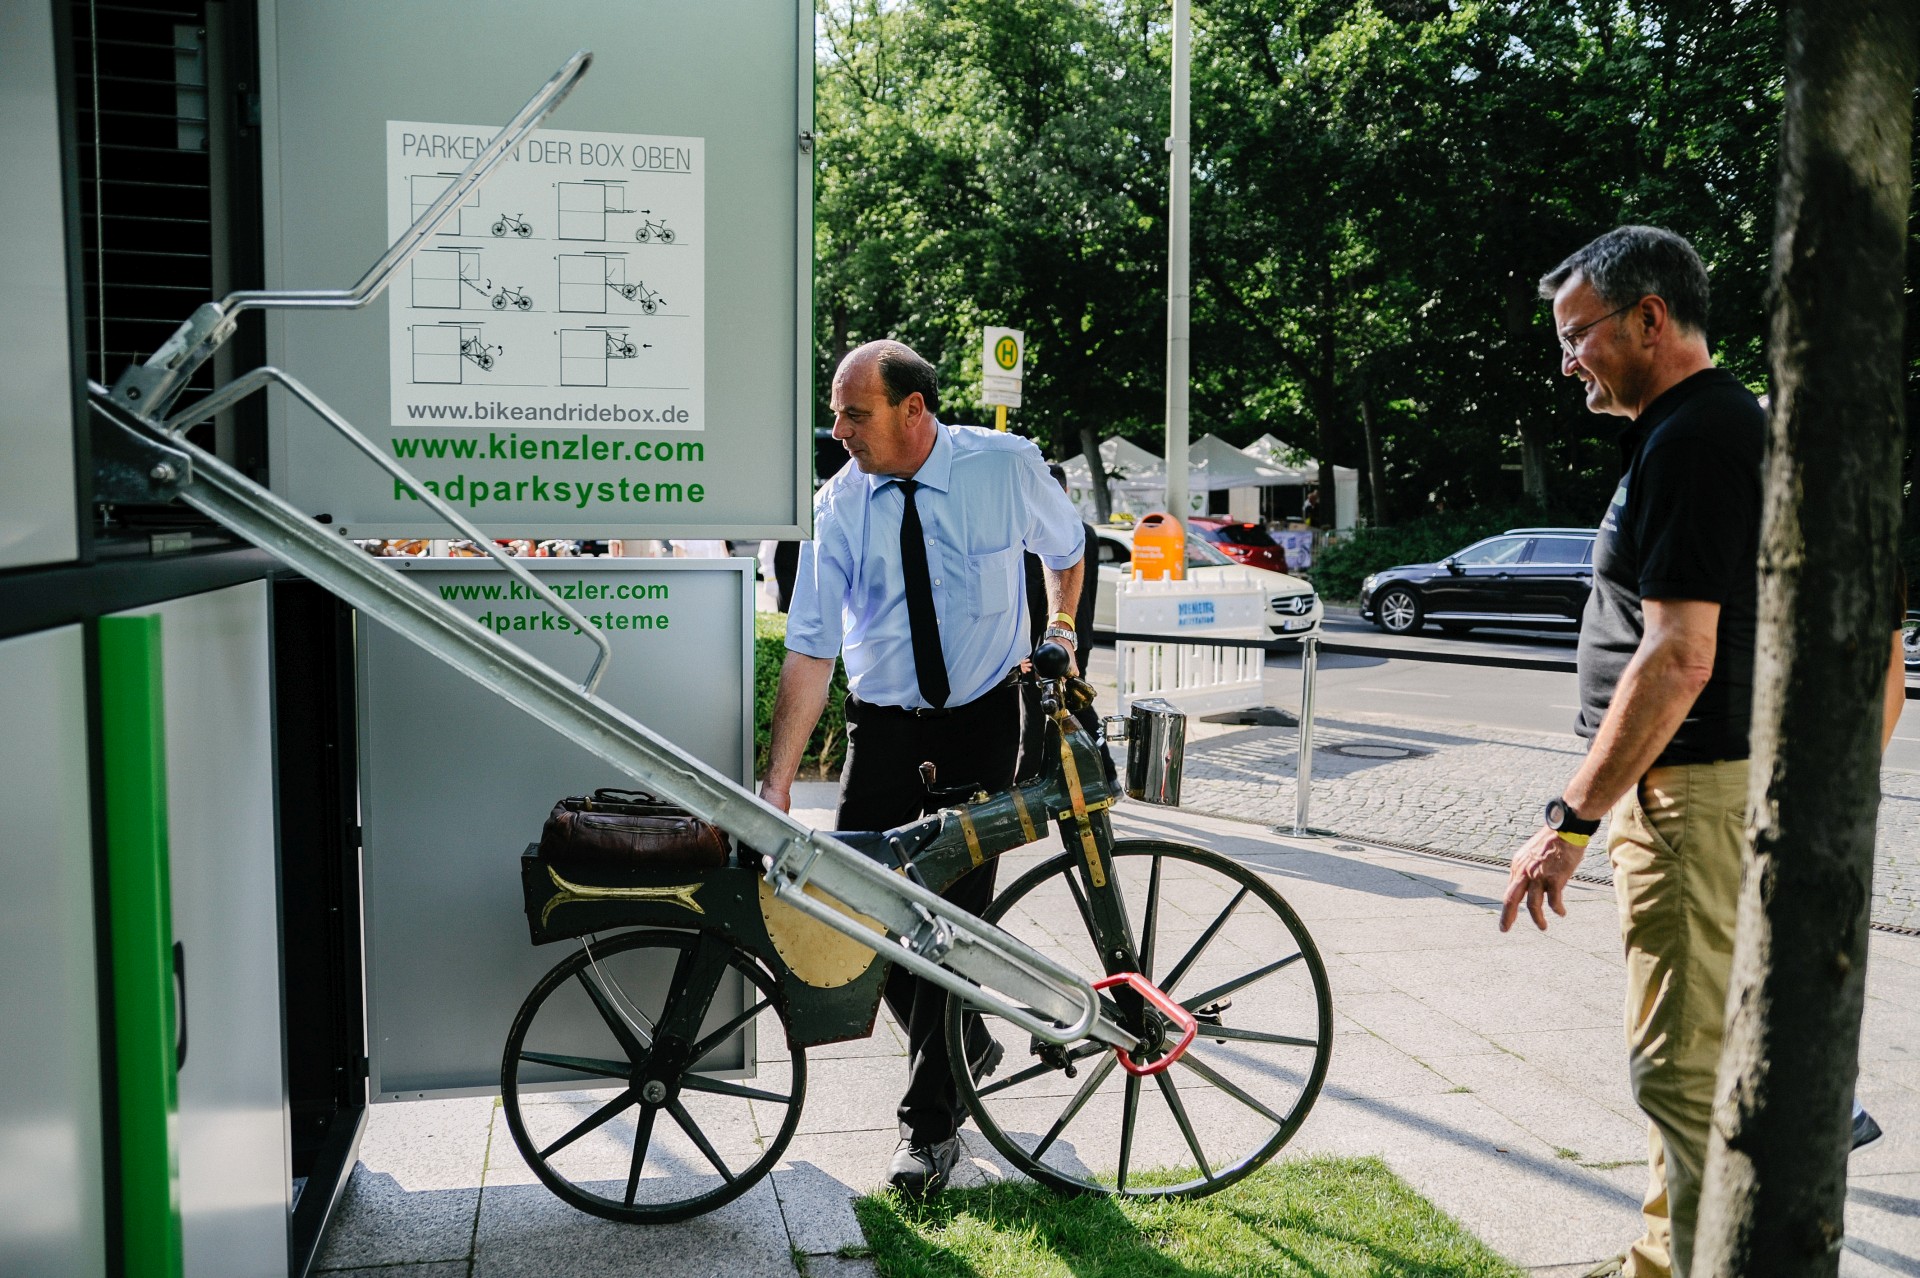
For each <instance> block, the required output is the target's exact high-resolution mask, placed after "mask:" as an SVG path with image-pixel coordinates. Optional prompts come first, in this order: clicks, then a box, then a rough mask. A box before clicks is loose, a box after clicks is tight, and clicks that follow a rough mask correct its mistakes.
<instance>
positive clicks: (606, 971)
mask: <svg viewBox="0 0 1920 1278" xmlns="http://www.w3.org/2000/svg"><path fill="white" fill-rule="evenodd" d="M729 971H731V972H736V973H738V974H739V975H741V976H743V977H745V978H746V980H745V981H744V982H741V983H740V984H739V985H738V986H737V987H736V986H735V985H734V984H732V983H730V982H726V981H725V980H724V979H723V978H724V977H725V976H726V974H727V973H728V972H729ZM736 991H737V993H736ZM776 995H777V990H776V987H775V985H774V982H773V978H772V977H771V976H769V975H768V974H767V973H766V971H765V970H764V969H763V968H762V967H761V966H760V964H759V963H757V962H755V961H754V960H753V959H752V957H750V956H749V955H747V954H746V953H745V952H743V951H740V950H736V949H734V948H733V947H732V946H731V945H729V944H728V943H727V942H726V941H724V940H722V939H720V938H719V937H717V936H714V935H712V934H710V933H692V932H667V931H641V932H625V933H620V934H618V935H615V936H612V937H609V938H607V939H605V940H603V941H594V940H589V941H588V942H586V943H585V944H584V945H583V946H582V948H581V949H579V950H576V951H575V952H574V953H572V954H569V955H568V956H567V957H566V958H564V959H562V960H561V961H560V962H559V963H558V964H557V965H555V967H554V968H553V970H552V971H550V972H548V973H547V974H546V976H544V977H542V978H541V980H540V983H539V984H538V985H536V986H534V989H533V992H532V993H531V994H529V995H528V996H527V1001H526V1002H525V1003H524V1004H523V1005H522V1006H521V1008H520V1012H519V1015H517V1016H516V1017H515V1018H514V1022H513V1028H512V1029H511V1030H510V1031H509V1032H508V1034H507V1044H506V1052H505V1059H504V1060H503V1061H502V1064H501V1072H500V1092H501V1103H502V1106H503V1108H504V1109H505V1111H506V1120H507V1129H508V1131H510V1132H511V1133H512V1134H513V1142H514V1144H515V1145H516V1146H518V1147H519V1150H520V1155H521V1157H522V1158H524V1159H525V1160H526V1163H527V1166H528V1167H529V1168H530V1169H531V1170H532V1171H533V1173H534V1174H535V1175H536V1176H538V1177H539V1178H540V1180H541V1182H542V1183H543V1184H545V1185H546V1186H547V1188H549V1189H551V1190H552V1191H553V1192H554V1193H555V1194H557V1195H559V1197H560V1198H561V1199H563V1200H565V1201H566V1202H568V1203H570V1204H572V1205H573V1206H574V1207H577V1208H579V1209H580V1210H581V1211H585V1212H591V1213H592V1214H593V1215H595V1216H601V1217H604V1218H605V1219H608V1220H619V1221H627V1222H634V1223H645V1224H661V1223H665V1222H668V1221H674V1220H685V1219H686V1218H687V1217H689V1216H696V1215H699V1214H700V1213H702V1212H708V1211H712V1210H713V1209H714V1208H716V1207H719V1206H720V1205H722V1204H723V1203H727V1202H730V1201H732V1200H733V1199H735V1198H738V1197H739V1196H740V1195H741V1194H743V1193H745V1192H746V1191H747V1190H748V1189H749V1188H751V1187H752V1186H753V1184H754V1182H756V1181H758V1180H759V1179H760V1178H761V1177H763V1176H765V1175H766V1174H767V1173H768V1172H769V1171H772V1170H773V1167H774V1165H775V1164H776V1163H777V1162H779V1160H780V1155H781V1153H782V1151H784V1150H785V1149H786V1147H787V1142H788V1141H789V1140H791V1139H792V1138H793V1133H794V1130H795V1129H796V1128H797V1127H798V1126H799V1122H800V1106H801V1102H802V1101H803V1100H804V1098H805V1096H806V1089H807V1062H806V1054H805V1052H804V1051H803V1050H802V1049H800V1048H798V1047H795V1046H794V1045H793V1041H792V1035H791V1027H790V1026H789V1025H788V1024H787V1022H786V1014H785V1009H784V1008H783V1006H782V1005H781V1003H780V1001H779V999H778V998H777V997H776ZM748 1032H752V1033H755V1034H757V1036H758V1047H759V1050H758V1053H757V1055H758V1057H759V1061H758V1070H757V1073H756V1074H755V1076H754V1077H752V1078H750V1079H737V1078H728V1077H725V1075H727V1074H728V1073H730V1072H732V1071H730V1070H729V1068H728V1067H729V1066H730V1065H732V1066H737V1065H738V1064H739V1063H741V1062H740V1059H739V1058H740V1056H741V1054H742V1053H743V1051H745V1050H746V1048H745V1041H744V1039H743V1035H744V1034H745V1033H748ZM567 1086H571V1087H573V1088H577V1089H579V1090H572V1091H558V1090H555V1088H556V1087H567Z"/></svg>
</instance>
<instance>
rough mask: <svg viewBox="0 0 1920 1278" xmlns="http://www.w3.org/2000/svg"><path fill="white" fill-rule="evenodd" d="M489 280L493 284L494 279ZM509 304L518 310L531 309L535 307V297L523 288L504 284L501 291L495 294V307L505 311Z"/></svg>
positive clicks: (497, 309)
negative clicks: (529, 295)
mask: <svg viewBox="0 0 1920 1278" xmlns="http://www.w3.org/2000/svg"><path fill="white" fill-rule="evenodd" d="M487 282H488V283H489V284H491V283H492V282H493V281H491V280H489V281H487ZM509 306H511V307H513V308H514V309H515V310H517V311H530V310H532V309H533V299H532V298H531V297H528V296H527V294H526V292H525V291H524V290H522V289H517V288H508V287H507V286H506V285H504V284H502V285H501V286H500V291H499V292H497V293H495V294H494V295H493V309H494V310H496V311H504V310H506V309H507V307H509Z"/></svg>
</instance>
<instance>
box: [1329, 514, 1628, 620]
mask: <svg viewBox="0 0 1920 1278" xmlns="http://www.w3.org/2000/svg"><path fill="white" fill-rule="evenodd" d="M1593 522H1594V521H1593V520H1592V519H1590V518H1580V517H1577V516H1571V515H1567V514H1565V513H1564V512H1556V513H1553V514H1549V512H1547V511H1544V510H1542V509H1541V508H1540V507H1538V506H1535V505H1531V504H1519V505H1512V506H1480V507H1476V508H1474V509H1472V510H1462V511H1458V512H1452V511H1450V512H1448V513H1446V514H1441V515H1426V516H1423V517H1422V518H1419V519H1412V520H1408V521H1407V522H1406V523H1404V524H1397V525H1395V526H1394V527H1392V528H1361V529H1357V530H1356V531H1354V532H1352V533H1349V534H1347V535H1346V536H1344V537H1342V538H1340V539H1339V540H1338V541H1330V542H1328V543H1327V544H1326V545H1324V546H1322V547H1321V548H1320V550H1319V552H1318V553H1317V554H1316V555H1315V556H1314V561H1313V582H1314V586H1315V588H1316V589H1318V590H1319V592H1320V593H1321V594H1322V595H1323V596H1325V597H1326V598H1329V599H1356V598H1358V597H1359V595H1360V582H1361V580H1362V579H1363V578H1364V577H1366V575H1367V574H1368V573H1372V572H1379V571H1380V570H1381V569H1382V568H1391V567H1393V566H1394V565H1396V564H1428V563H1435V562H1437V561H1439V560H1441V559H1445V558H1446V557H1447V556H1448V555H1451V554H1452V553H1454V552H1455V551H1456V550H1464V549H1465V548H1466V547H1467V546H1469V545H1471V544H1472V543H1474V542H1476V541H1478V540H1480V539H1481V538H1482V537H1487V536H1491V535H1492V534H1494V533H1497V532H1504V531H1505V530H1507V529H1509V528H1526V527H1534V526H1554V527H1568V528H1580V527H1587V526H1590V525H1591V524H1592V523H1593Z"/></svg>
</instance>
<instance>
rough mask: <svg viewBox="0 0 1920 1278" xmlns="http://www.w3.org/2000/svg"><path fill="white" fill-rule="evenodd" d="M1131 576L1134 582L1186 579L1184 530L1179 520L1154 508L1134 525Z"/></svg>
mask: <svg viewBox="0 0 1920 1278" xmlns="http://www.w3.org/2000/svg"><path fill="white" fill-rule="evenodd" d="M1133 577H1134V580H1136V581H1161V580H1168V581H1185V580H1186V579H1187V530H1186V529H1185V528H1184V527H1182V526H1181V524H1180V521H1179V520H1178V519H1175V518H1174V517H1173V516H1172V515H1169V514H1167V513H1166V512H1165V511H1163V510H1156V511H1154V512H1153V513H1152V514H1150V515H1143V516H1141V517H1140V522H1139V523H1137V524H1135V525H1134V526H1133Z"/></svg>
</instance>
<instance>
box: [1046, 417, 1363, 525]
mask: <svg viewBox="0 0 1920 1278" xmlns="http://www.w3.org/2000/svg"><path fill="white" fill-rule="evenodd" d="M1292 456H1294V454H1293V451H1292V450H1291V449H1289V448H1288V447H1287V446H1286V445H1285V444H1283V443H1281V442H1280V441H1279V440H1277V439H1275V438H1274V437H1273V436H1272V435H1263V436H1261V437H1260V438H1259V439H1257V440H1255V441H1254V442H1253V443H1252V444H1249V445H1248V446H1247V447H1246V448H1244V449H1240V448H1235V447H1234V446H1233V445H1231V444H1229V443H1227V441H1225V440H1224V439H1221V438H1220V437H1219V436H1218V435H1203V436H1201V437H1200V438H1199V439H1196V440H1194V441H1193V443H1192V444H1191V445H1190V446H1189V447H1188V449H1187V461H1188V472H1187V475H1188V478H1187V489H1188V493H1189V501H1188V505H1189V510H1188V513H1190V514H1195V515H1198V514H1204V513H1206V510H1207V494H1208V493H1212V492H1218V491H1221V490H1224V491H1225V492H1226V493H1227V513H1228V515H1229V517H1231V518H1234V519H1241V520H1246V521H1248V522H1258V521H1259V520H1260V490H1261V489H1263V488H1287V487H1301V486H1305V485H1308V484H1317V483H1319V482H1320V468H1319V464H1318V463H1317V462H1313V461H1298V462H1291V463H1290V462H1289V461H1288V458H1290V457H1292ZM1100 464H1101V466H1102V467H1103V468H1104V469H1105V470H1106V472H1107V491H1108V494H1109V496H1110V497H1111V500H1112V508H1113V510H1114V512H1115V513H1125V514H1131V515H1136V516H1137V515H1144V514H1146V513H1147V512H1148V511H1150V510H1159V509H1162V508H1163V507H1164V504H1165V502H1166V499H1167V474H1166V467H1165V466H1164V465H1163V464H1162V463H1161V460H1160V458H1158V457H1156V456H1154V455H1153V454H1152V453H1150V452H1148V451H1147V450H1146V449H1144V448H1141V447H1140V446H1139V445H1138V444H1135V443H1132V442H1131V441H1129V440H1125V439H1122V438H1120V437H1119V436H1118V435H1115V436H1113V437H1112V438H1110V439H1107V440H1106V441H1104V442H1103V443H1102V444H1101V445H1100ZM1062 467H1063V469H1065V471H1066V472H1067V494H1068V496H1070V497H1071V498H1072V499H1073V503H1074V505H1075V506H1077V507H1078V508H1079V509H1080V512H1081V514H1082V516H1083V517H1085V518H1087V519H1092V518H1093V517H1094V509H1095V508H1094V503H1093V479H1092V476H1091V474H1090V473H1089V471H1088V468H1087V462H1086V459H1085V458H1084V457H1072V458H1069V459H1068V460H1067V461H1065V462H1063V463H1062ZM1359 482H1360V477H1359V472H1358V471H1355V470H1354V469H1352V468H1351V467H1348V466H1336V467H1334V517H1335V525H1336V526H1337V527H1340V528H1350V527H1352V526H1353V522H1354V516H1355V514H1356V513H1357V512H1358V509H1359Z"/></svg>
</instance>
